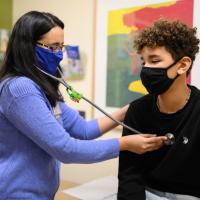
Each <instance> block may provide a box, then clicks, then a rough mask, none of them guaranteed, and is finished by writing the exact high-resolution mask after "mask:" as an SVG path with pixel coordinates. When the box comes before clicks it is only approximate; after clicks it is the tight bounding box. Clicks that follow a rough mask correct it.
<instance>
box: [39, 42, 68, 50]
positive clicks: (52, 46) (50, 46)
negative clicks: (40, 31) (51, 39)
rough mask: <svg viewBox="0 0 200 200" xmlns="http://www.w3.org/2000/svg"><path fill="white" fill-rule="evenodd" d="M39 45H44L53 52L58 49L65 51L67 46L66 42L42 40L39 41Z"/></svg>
mask: <svg viewBox="0 0 200 200" xmlns="http://www.w3.org/2000/svg"><path fill="white" fill-rule="evenodd" d="M37 44H38V45H40V46H42V47H46V48H47V49H50V50H51V51H52V52H58V51H64V50H65V46H66V45H64V44H48V45H47V44H43V43H40V42H37Z"/></svg>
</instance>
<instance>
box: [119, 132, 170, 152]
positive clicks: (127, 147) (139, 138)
mask: <svg viewBox="0 0 200 200" xmlns="http://www.w3.org/2000/svg"><path fill="white" fill-rule="evenodd" d="M165 140H167V137H166V136H156V135H153V134H135V135H128V136H123V137H121V138H120V139H119V142H120V151H131V152H134V153H137V154H143V153H146V152H148V151H154V150H156V149H159V148H160V147H162V146H163V145H164V141H165Z"/></svg>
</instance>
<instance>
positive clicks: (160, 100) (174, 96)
mask: <svg viewBox="0 0 200 200" xmlns="http://www.w3.org/2000/svg"><path fill="white" fill-rule="evenodd" d="M190 94H191V89H190V88H189V87H188V86H187V84H186V82H185V83H184V84H183V83H181V84H180V82H178V81H177V82H176V83H174V85H173V86H172V87H171V88H170V89H169V90H168V91H167V92H165V93H163V94H161V95H158V97H157V106H158V108H159V110H160V112H163V113H168V114H170V113H176V112H177V111H179V110H181V109H182V108H183V107H184V106H185V105H186V104H187V102H188V100H189V98H190Z"/></svg>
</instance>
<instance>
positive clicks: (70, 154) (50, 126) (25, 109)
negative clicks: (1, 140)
mask: <svg viewBox="0 0 200 200" xmlns="http://www.w3.org/2000/svg"><path fill="white" fill-rule="evenodd" d="M3 93H4V94H3V95H2V98H4V101H2V102H3V108H4V114H5V117H6V118H7V119H8V120H9V121H10V123H11V124H12V125H13V126H14V127H16V129H17V130H18V132H19V134H24V135H25V136H26V137H27V139H30V140H32V141H33V142H34V143H36V144H37V145H38V146H39V147H40V148H42V149H43V150H45V151H46V152H48V153H49V154H50V155H51V156H52V157H55V158H56V159H58V160H60V161H62V162H64V163H93V162H99V161H103V160H107V159H111V158H115V157H117V156H118V154H119V142H118V140H117V139H109V140H90V141H87V140H78V139H75V138H72V137H70V134H69V133H68V132H67V131H66V130H65V129H64V128H63V127H62V126H61V125H60V124H59V123H58V122H57V120H56V119H55V117H54V116H53V114H52V112H51V110H50V109H49V108H48V106H47V104H46V101H45V98H44V96H43V94H42V92H41V91H40V89H38V86H36V84H35V83H34V82H33V81H31V80H30V79H28V78H23V77H22V78H17V79H15V80H14V81H13V80H12V81H11V83H10V84H8V86H7V87H6V88H4V92H3ZM16 145H17V141H16Z"/></svg>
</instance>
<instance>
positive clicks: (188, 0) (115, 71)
mask: <svg viewBox="0 0 200 200" xmlns="http://www.w3.org/2000/svg"><path fill="white" fill-rule="evenodd" d="M194 1H195V0H151V1H149V0H140V1H138V0H97V2H96V55H95V63H96V64H95V92H94V93H95V94H94V96H95V99H94V100H95V103H96V104H97V105H99V106H100V107H101V108H103V109H104V110H105V111H107V112H108V113H111V112H113V111H115V110H116V109H117V108H119V107H122V106H124V105H126V104H128V103H130V102H132V101H134V100H136V99H137V98H140V97H142V96H143V95H145V94H147V91H146V89H145V88H144V86H143V85H142V83H141V80H140V70H141V67H140V64H141V61H140V58H139V56H138V55H137V53H136V52H135V51H134V49H133V42H134V35H135V34H136V33H137V32H138V31H140V30H141V29H143V28H144V27H146V26H149V25H151V24H152V23H153V22H154V21H156V20H157V19H159V18H164V19H168V20H176V19H180V20H181V21H184V22H185V23H186V24H188V25H189V26H191V27H192V26H193V12H194V11H193V9H194ZM188 81H189V82H190V79H189V80H188ZM100 115H102V114H101V113H100V112H99V111H98V110H95V116H97V117H98V116H100Z"/></svg>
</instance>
